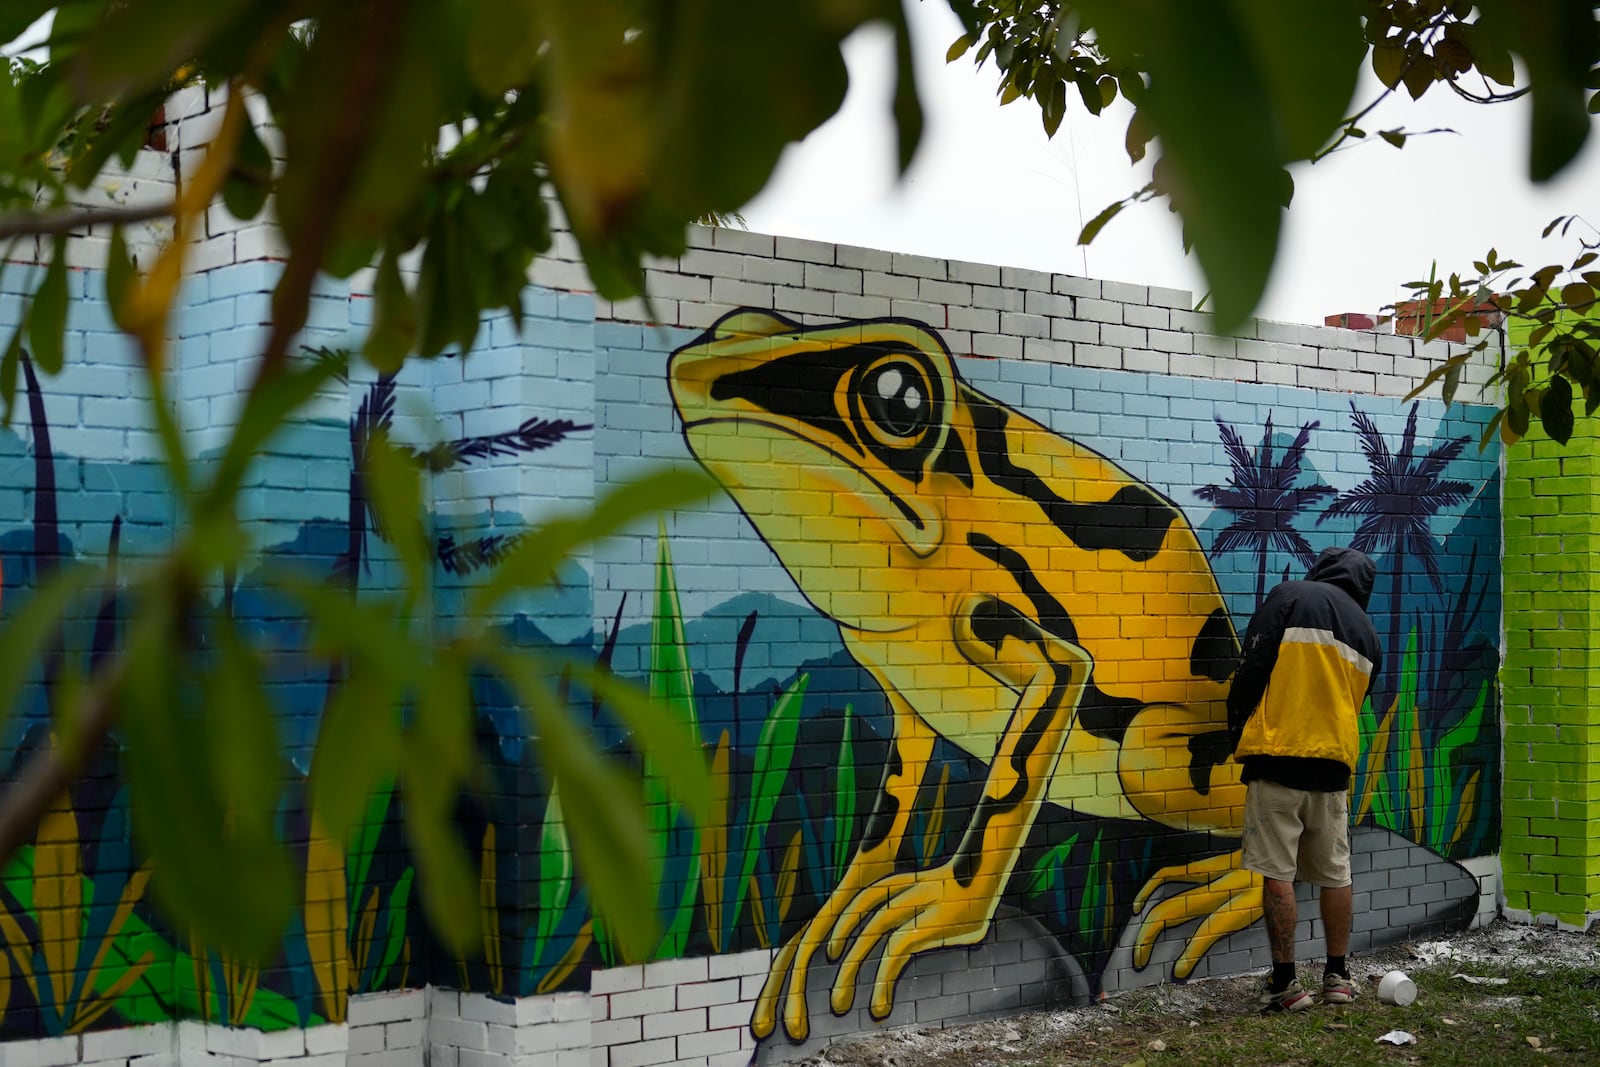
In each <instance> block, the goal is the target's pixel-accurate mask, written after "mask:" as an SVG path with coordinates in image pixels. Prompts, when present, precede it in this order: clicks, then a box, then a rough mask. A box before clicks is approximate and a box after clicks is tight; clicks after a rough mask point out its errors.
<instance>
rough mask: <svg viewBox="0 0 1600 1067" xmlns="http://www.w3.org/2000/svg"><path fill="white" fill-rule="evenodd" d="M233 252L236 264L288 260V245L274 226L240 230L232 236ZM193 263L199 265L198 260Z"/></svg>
mask: <svg viewBox="0 0 1600 1067" xmlns="http://www.w3.org/2000/svg"><path fill="white" fill-rule="evenodd" d="M224 243H225V242H224ZM233 250H234V256H235V259H234V262H237V263H248V262H250V261H251V260H256V259H288V258H289V245H288V243H287V242H286V241H285V240H284V238H283V234H282V233H281V232H280V231H279V230H278V228H277V227H276V226H251V227H249V228H247V229H243V230H240V231H239V232H238V233H236V234H234V235H233ZM195 263H196V264H198V263H199V259H198V258H197V259H196V260H195ZM198 269H203V268H198Z"/></svg>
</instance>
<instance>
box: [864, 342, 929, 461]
mask: <svg viewBox="0 0 1600 1067" xmlns="http://www.w3.org/2000/svg"><path fill="white" fill-rule="evenodd" d="M856 395H857V397H858V398H859V401H860V404H861V409H862V414H863V415H865V416H866V417H865V419H864V420H863V421H865V422H866V424H867V429H868V431H869V432H870V433H871V435H872V436H873V437H875V438H876V439H877V440H878V441H879V442H880V443H882V444H885V445H890V446H891V447H904V446H906V445H910V444H915V443H917V442H918V441H920V440H921V439H922V437H923V435H925V434H926V433H927V432H928V430H929V429H930V428H931V427H932V426H933V425H934V423H935V421H936V420H937V419H938V413H937V407H938V403H937V398H936V397H935V396H934V393H933V389H932V387H931V385H930V384H929V381H928V374H927V371H926V370H925V369H924V368H923V367H922V366H921V364H919V363H917V362H915V361H913V360H910V359H907V358H905V357H904V356H890V357H888V358H885V359H881V360H879V361H878V362H876V363H874V364H872V365H871V366H870V367H868V368H867V370H866V372H865V373H863V374H862V375H861V378H860V384H859V386H858V387H857V394H856Z"/></svg>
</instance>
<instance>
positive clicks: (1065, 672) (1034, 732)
mask: <svg viewBox="0 0 1600 1067" xmlns="http://www.w3.org/2000/svg"><path fill="white" fill-rule="evenodd" d="M972 631H973V633H974V634H975V635H976V636H977V638H978V639H979V640H980V641H983V642H984V643H985V644H988V645H991V646H993V647H994V648H995V649H996V650H998V649H999V648H1000V645H1001V644H1002V643H1003V642H1004V641H1005V639H1006V638H1007V637H1011V638H1014V639H1016V640H1018V641H1035V640H1037V639H1036V637H1035V636H1034V634H1035V632H1036V631H1035V628H1034V624H1033V622H1032V621H1031V620H1029V619H1027V618H1024V617H1023V616H1022V615H1021V614H1020V613H1019V612H1018V611H1017V610H1016V609H1015V608H1013V607H1010V606H1009V605H1007V604H1004V603H1002V602H1000V601H991V602H989V603H988V604H986V605H985V606H984V609H983V611H982V614H981V615H977V616H974V617H973V619H972ZM1071 681H1072V669H1071V668H1070V667H1067V666H1063V665H1060V664H1058V665H1056V668H1055V682H1054V684H1053V685H1052V686H1051V688H1050V694H1049V696H1047V697H1046V698H1045V700H1044V703H1043V704H1042V705H1041V706H1040V708H1039V710H1038V711H1037V712H1035V713H1034V715H1033V717H1032V718H1031V719H1029V720H1028V721H1027V723H1025V724H1024V725H1023V732H1022V736H1021V737H1019V738H1017V747H1016V749H1015V751H1013V752H1012V753H1011V768H1012V770H1013V771H1015V772H1016V780H1015V781H1014V782H1013V783H1012V785H1011V788H1010V789H1008V790H1006V792H1005V793H1004V794H1003V795H1001V796H989V795H988V794H987V793H986V794H985V795H984V796H982V797H981V798H979V800H978V805H977V807H976V808H975V809H973V813H972V821H971V822H969V823H968V824H967V832H966V833H965V834H963V835H962V837H961V843H960V844H959V845H957V846H956V851H955V855H953V856H952V857H951V858H950V872H951V874H952V875H953V876H954V877H955V880H956V884H957V885H960V886H962V887H963V888H965V887H967V886H969V885H971V884H972V880H973V879H974V878H975V877H977V874H978V866H979V864H980V862H981V860H982V852H983V835H984V832H985V830H987V829H988V826H989V821H990V820H991V819H993V818H994V817H995V816H997V815H1000V814H1003V813H1004V812H1008V811H1010V810H1012V809H1013V808H1015V807H1016V806H1017V805H1018V804H1021V803H1022V801H1023V800H1024V799H1025V798H1026V797H1027V792H1028V786H1029V775H1028V759H1029V758H1030V757H1031V756H1032V755H1033V753H1034V750H1035V749H1037V748H1038V747H1039V744H1040V742H1041V741H1042V740H1043V738H1044V735H1045V733H1046V732H1047V731H1048V730H1049V729H1050V727H1051V726H1052V724H1054V723H1055V722H1056V721H1057V719H1058V718H1059V717H1060V716H1062V715H1065V714H1067V709H1066V708H1064V707H1063V705H1064V704H1065V703H1066V696H1067V688H1068V686H1069V684H1070V683H1071ZM991 780H992V778H991Z"/></svg>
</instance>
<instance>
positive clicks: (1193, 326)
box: [1167, 308, 1211, 334]
mask: <svg viewBox="0 0 1600 1067" xmlns="http://www.w3.org/2000/svg"><path fill="white" fill-rule="evenodd" d="M1167 314H1168V317H1169V318H1171V319H1172V328H1173V329H1174V330H1187V331H1188V332H1190V333H1193V334H1202V333H1210V332H1211V316H1210V315H1209V314H1207V313H1206V312H1204V311H1185V310H1183V309H1181V308H1173V309H1172V310H1170V311H1169V312H1168V313H1167Z"/></svg>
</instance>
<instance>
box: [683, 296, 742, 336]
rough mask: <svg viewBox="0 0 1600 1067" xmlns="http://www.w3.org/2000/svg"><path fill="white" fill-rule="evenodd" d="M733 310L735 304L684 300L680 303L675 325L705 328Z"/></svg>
mask: <svg viewBox="0 0 1600 1067" xmlns="http://www.w3.org/2000/svg"><path fill="white" fill-rule="evenodd" d="M733 310H734V306H733V305H732V304H716V303H705V304H702V303H700V302H698V301H690V300H682V301H679V303H678V317H677V321H676V323H675V325H678V326H692V327H697V328H700V329H704V328H705V327H707V326H710V325H711V324H713V323H714V322H716V321H717V320H718V319H720V318H722V316H724V315H726V314H727V313H728V312H730V311H733Z"/></svg>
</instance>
